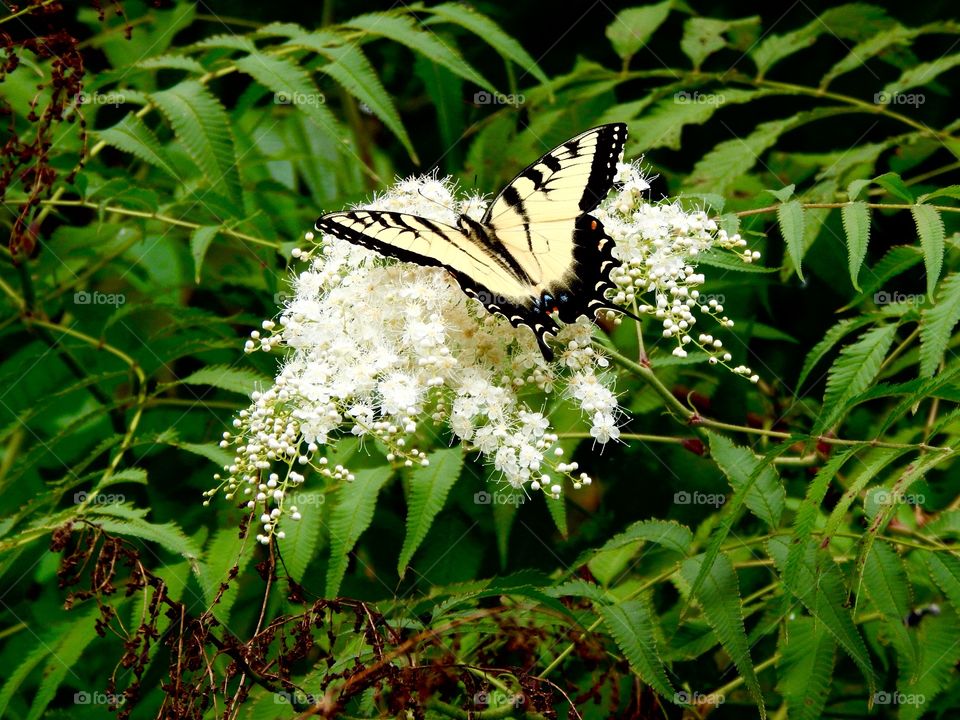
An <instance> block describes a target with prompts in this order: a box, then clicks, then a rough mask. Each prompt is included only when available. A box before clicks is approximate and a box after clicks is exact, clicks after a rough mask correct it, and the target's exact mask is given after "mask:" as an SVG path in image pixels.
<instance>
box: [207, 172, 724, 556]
mask: <svg viewBox="0 0 960 720" xmlns="http://www.w3.org/2000/svg"><path fill="white" fill-rule="evenodd" d="M622 170H623V174H624V175H625V176H626V177H624V178H623V179H624V180H625V184H624V185H623V187H622V190H620V191H618V193H617V194H616V195H614V196H611V198H608V200H607V201H606V202H605V203H604V205H603V207H602V209H601V210H598V212H597V215H598V217H600V218H601V219H602V220H603V222H604V224H605V225H606V227H607V229H608V232H610V234H611V235H612V237H613V238H614V239H615V241H616V242H617V244H618V249H619V252H620V255H621V258H622V259H623V261H624V267H623V269H622V272H619V273H617V275H616V277H615V278H614V279H615V281H616V283H617V285H618V286H619V287H620V288H622V291H621V292H620V293H619V294H618V296H617V298H616V299H615V302H619V303H621V304H624V305H631V304H633V302H634V298H635V297H636V296H637V294H638V293H641V292H646V291H653V292H655V293H656V297H657V308H656V310H650V309H647V308H646V307H643V308H641V312H655V313H656V314H657V316H658V317H662V318H663V320H664V327H665V328H667V327H674V326H676V327H677V328H683V329H684V330H685V329H686V328H687V327H689V326H690V325H692V324H693V322H694V321H693V320H692V319H690V317H688V316H689V315H690V313H689V309H690V308H692V307H693V305H695V304H696V299H697V295H696V294H695V293H696V290H693V291H689V290H688V288H689V287H690V286H693V285H697V284H699V283H700V282H702V276H699V275H696V274H694V273H693V270H692V268H690V267H689V266H688V265H686V261H685V260H684V258H685V257H688V256H690V255H696V254H697V252H700V251H703V250H706V249H708V248H710V247H713V246H716V245H718V244H719V245H720V246H723V247H733V246H740V245H742V241H740V239H739V237H737V236H735V237H734V238H727V237H726V235H725V234H723V233H722V231H717V230H716V225H715V224H713V223H712V221H710V220H708V219H707V218H706V217H705V216H703V214H702V213H694V214H687V213H684V212H683V211H682V210H680V208H679V207H676V206H673V205H663V206H650V205H645V204H644V203H642V202H641V201H640V192H641V191H642V190H644V189H645V188H646V187H647V185H646V182H645V181H644V180H643V178H642V176H641V175H640V173H639V171H638V169H637V168H636V167H635V166H632V165H630V166H622ZM485 206H486V203H485V202H484V201H483V199H482V198H479V197H476V196H473V197H467V198H459V199H458V198H457V197H456V196H455V194H454V189H453V186H452V184H451V183H450V182H449V181H447V180H438V179H437V178H435V177H432V176H425V177H420V178H413V179H408V180H404V181H402V182H400V183H398V184H397V185H396V186H394V187H393V188H392V189H391V190H389V191H388V192H387V193H386V194H384V195H382V196H380V197H378V198H376V199H375V200H374V201H373V202H372V203H370V204H368V205H366V206H364V207H365V208H367V209H374V210H393V211H402V212H406V213H412V214H415V215H420V216H423V217H427V218H430V219H432V220H434V221H438V222H443V223H447V224H451V225H452V224H454V223H455V221H456V217H457V214H458V213H463V214H468V215H470V216H471V217H473V218H475V219H479V218H480V217H481V216H482V214H483V211H484V209H485ZM307 239H308V240H313V235H312V234H311V233H308V235H307ZM294 257H297V258H300V259H302V260H304V261H306V262H309V265H308V267H307V268H306V269H305V270H304V271H302V272H301V273H300V274H299V275H298V276H297V277H296V278H295V279H294V281H293V285H294V291H295V293H294V296H293V299H292V300H290V301H289V302H288V303H287V305H286V307H285V308H284V309H283V311H282V313H281V315H280V318H279V320H278V322H276V323H274V322H273V321H269V320H268V321H265V322H264V323H263V331H264V332H263V333H261V331H259V330H258V331H254V332H252V333H251V339H250V340H248V341H247V343H246V350H247V351H248V352H253V351H255V350H258V349H259V350H266V351H270V350H272V349H274V348H277V347H284V348H286V349H287V355H286V357H285V360H284V362H283V365H282V367H281V369H280V371H279V373H278V375H277V377H276V381H275V383H274V385H273V386H272V387H270V388H268V389H265V390H263V391H262V392H257V393H254V395H253V404H252V405H251V406H250V408H249V409H247V410H244V411H242V412H240V413H239V416H238V417H237V418H236V419H235V420H234V423H233V424H234V428H235V429H236V431H235V433H224V438H223V441H222V442H221V446H222V447H224V448H227V447H232V448H233V449H234V453H235V458H234V461H233V462H232V463H231V464H230V465H229V466H227V467H226V468H225V473H224V474H223V475H222V476H221V475H218V476H217V480H218V481H219V485H218V486H217V487H216V488H214V489H212V490H210V491H208V492H207V493H206V495H207V496H208V497H210V496H213V495H215V494H216V493H217V492H220V491H222V492H223V493H224V494H225V496H226V497H227V498H228V499H232V498H234V497H243V498H246V500H247V505H248V507H250V508H251V509H254V508H258V507H259V508H262V514H261V521H262V527H263V531H262V532H261V533H260V534H259V535H258V536H257V538H258V540H260V541H261V542H264V543H266V542H269V540H270V538H271V536H273V535H277V536H282V530H279V529H278V527H279V523H280V521H281V519H282V518H283V517H285V516H287V517H290V518H291V519H294V520H295V519H298V518H299V517H300V513H299V511H298V510H297V509H296V508H293V507H291V506H289V505H286V504H285V503H286V498H287V495H288V493H289V492H290V491H291V490H292V489H295V488H297V487H299V486H300V484H302V483H303V482H304V475H302V474H301V473H300V472H298V471H297V470H295V468H296V467H300V466H303V469H304V470H305V469H306V467H310V468H313V470H314V471H315V472H317V473H319V474H320V475H322V476H324V477H326V478H327V479H328V480H329V481H332V482H350V481H351V480H352V479H353V476H352V475H351V473H350V472H349V470H348V469H346V468H344V467H341V466H336V467H331V466H330V464H329V463H328V462H327V460H326V458H324V457H320V455H321V454H322V453H320V452H318V451H320V449H321V447H322V446H325V445H329V444H332V443H333V442H335V441H336V439H337V437H339V436H341V435H342V434H344V433H351V434H353V435H355V436H359V437H360V438H369V439H374V440H376V441H378V442H379V443H382V446H383V447H384V451H385V452H386V453H387V458H388V460H389V461H391V462H398V463H402V464H404V465H406V466H408V467H409V466H413V465H417V464H419V465H426V464H428V460H427V456H426V452H425V451H424V449H426V448H430V447H435V446H438V445H439V446H443V445H447V444H449V442H450V436H451V435H452V436H453V437H454V438H456V439H458V440H459V441H460V442H461V443H462V444H463V445H465V446H466V447H468V448H471V449H475V450H477V451H479V452H480V453H481V454H482V455H483V456H484V457H485V458H486V459H487V461H488V462H490V463H491V464H492V465H493V467H494V468H495V469H496V470H497V471H498V472H499V473H500V474H501V475H502V477H503V479H504V480H506V481H507V482H508V483H509V484H510V485H512V486H513V487H516V488H523V489H524V490H532V491H538V490H541V491H543V492H545V493H547V494H549V495H552V496H554V497H557V496H559V494H560V492H561V491H562V489H563V485H562V484H561V483H563V482H564V478H566V480H567V481H568V482H570V484H571V485H572V487H574V488H579V487H581V486H582V485H583V484H589V483H590V482H591V479H590V477H589V476H588V475H586V474H585V473H581V472H579V468H578V466H577V463H576V462H569V463H567V462H563V461H562V455H563V451H562V449H561V448H560V447H559V446H558V444H557V443H558V437H557V435H556V434H555V433H553V432H551V429H550V424H549V421H548V420H547V418H546V417H545V415H544V414H543V408H544V407H545V406H546V405H547V403H548V401H549V400H550V397H551V396H553V397H562V398H565V399H566V400H567V401H569V402H572V403H574V404H575V405H576V406H578V407H579V408H580V409H581V411H582V413H583V415H584V417H585V418H586V419H587V420H588V421H589V422H590V424H591V428H590V435H591V436H592V437H593V438H594V439H595V440H596V442H599V443H606V442H608V441H610V440H616V439H617V438H618V437H619V435H620V430H619V427H618V420H619V418H620V416H621V415H622V413H621V411H620V409H619V407H618V404H617V398H616V395H615V393H614V390H613V375H612V373H610V372H607V371H606V368H607V367H608V361H607V359H606V358H605V357H604V355H603V353H602V352H601V351H600V350H598V349H596V348H595V346H594V345H593V344H592V341H591V338H592V332H593V329H594V326H593V324H592V323H591V322H590V321H589V320H588V319H586V318H580V319H579V320H578V321H577V322H576V323H572V324H570V325H566V326H564V327H562V329H561V331H560V333H559V335H558V337H557V338H556V340H555V343H554V344H555V350H556V360H555V361H554V362H553V363H547V362H546V361H545V360H544V359H543V356H542V355H541V353H540V351H539V349H538V347H537V344H536V341H535V339H534V337H533V334H532V332H531V331H530V330H529V329H528V328H525V327H521V328H513V327H512V326H511V325H510V324H509V322H508V321H507V320H505V319H504V318H502V317H499V316H494V315H491V314H489V313H488V312H487V311H486V310H485V309H484V308H483V306H482V305H481V304H480V303H479V302H478V301H476V300H473V299H470V298H468V297H467V296H466V295H465V294H464V293H463V292H462V291H461V290H460V288H459V287H458V286H457V285H456V283H455V282H454V281H453V280H452V278H451V277H450V276H449V275H448V274H447V273H446V272H445V271H444V270H442V269H439V268H424V267H419V266H416V265H411V264H407V263H399V262H395V261H393V260H389V259H385V258H382V257H381V256H379V255H377V254H376V253H373V252H371V251H369V250H366V249H364V248H361V247H358V246H355V245H353V244H351V243H348V242H345V241H342V240H338V239H336V238H333V237H323V238H321V240H320V243H319V244H317V245H316V246H315V249H311V250H310V251H308V252H301V251H295V252H294ZM661 298H662V300H661ZM688 301H691V302H692V304H691V302H688ZM708 307H709V306H708ZM720 311H722V308H720V309H717V310H715V312H716V313H719V312H720ZM723 322H728V321H727V320H726V318H723ZM668 323H673V325H668ZM684 323H685V324H684ZM711 342H712V338H711ZM716 342H717V343H718V342H719V341H716ZM700 343H701V344H702V345H707V344H708V343H707V341H705V340H704V336H703V335H701V336H700ZM683 344H686V343H685V342H684V343H683ZM717 347H719V346H717ZM421 448H424V449H421ZM551 472H553V473H556V475H557V479H552V478H551V475H550V474H549V473H551ZM207 502H209V501H207Z"/></svg>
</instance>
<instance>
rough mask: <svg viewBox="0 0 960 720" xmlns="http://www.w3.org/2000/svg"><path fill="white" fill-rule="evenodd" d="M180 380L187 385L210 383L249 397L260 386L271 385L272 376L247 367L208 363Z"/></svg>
mask: <svg viewBox="0 0 960 720" xmlns="http://www.w3.org/2000/svg"><path fill="white" fill-rule="evenodd" d="M180 382H182V383H183V384H185V385H210V386H212V387H215V388H220V389H221V390H229V391H230V392H235V393H239V394H240V395H246V396H248V397H249V395H250V393H252V392H253V391H254V390H256V389H257V388H258V387H266V386H267V385H269V384H270V378H268V377H266V376H265V375H261V374H260V373H258V372H255V371H253V370H248V369H246V368H235V367H231V366H229V365H207V366H206V367H202V368H200V369H199V370H197V371H196V372H193V373H191V374H190V375H188V376H187V377H185V378H184V379H183V380H181V381H180Z"/></svg>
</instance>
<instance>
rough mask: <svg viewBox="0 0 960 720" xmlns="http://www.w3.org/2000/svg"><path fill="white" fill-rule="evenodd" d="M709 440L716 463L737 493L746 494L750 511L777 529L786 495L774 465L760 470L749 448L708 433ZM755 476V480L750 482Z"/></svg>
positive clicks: (721, 436)
mask: <svg viewBox="0 0 960 720" xmlns="http://www.w3.org/2000/svg"><path fill="white" fill-rule="evenodd" d="M707 436H708V437H709V438H710V456H711V457H712V458H713V459H714V460H716V462H717V465H718V466H719V467H720V469H721V470H722V471H723V474H724V475H725V476H726V477H727V480H729V481H730V486H731V487H732V488H733V490H734V492H738V493H739V492H746V495H747V497H746V504H747V507H748V508H750V511H751V512H752V513H753V514H754V515H756V516H757V517H758V518H760V519H761V520H763V521H764V522H765V523H766V524H767V525H768V526H769V527H770V528H775V527H777V526H778V525H779V524H780V516H781V515H782V514H783V508H784V505H785V502H786V491H785V490H784V487H783V482H782V481H781V480H780V476H779V475H777V471H776V469H775V468H774V467H773V465H764V466H763V467H759V466H760V465H761V462H760V461H759V460H757V458H756V456H755V455H754V454H753V452H751V451H750V449H749V448H745V447H741V446H739V445H734V444H733V443H732V442H731V441H730V440H729V439H727V438H726V437H724V436H723V435H720V434H718V433H713V432H710V431H707ZM754 474H756V480H755V481H754V482H750V478H751V477H753V476H754Z"/></svg>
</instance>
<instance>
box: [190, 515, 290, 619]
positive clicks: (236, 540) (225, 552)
mask: <svg viewBox="0 0 960 720" xmlns="http://www.w3.org/2000/svg"><path fill="white" fill-rule="evenodd" d="M255 544H256V543H255V542H254V540H253V538H252V537H248V538H246V539H245V540H244V539H241V538H240V533H239V532H238V531H237V529H236V528H235V527H222V528H220V529H219V530H217V532H216V534H215V535H214V536H213V539H212V540H211V541H210V542H209V543H208V544H207V548H206V552H205V553H204V559H203V562H201V563H198V572H197V575H198V580H199V583H200V589H201V590H202V591H203V600H204V602H205V603H206V605H207V607H209V608H210V610H211V612H212V613H213V616H214V617H215V618H216V619H217V620H219V621H220V622H221V623H223V624H224V625H227V624H228V623H229V621H230V611H231V610H232V609H233V604H234V603H235V602H236V600H237V594H238V592H239V587H240V580H239V579H238V578H233V579H231V577H230V575H231V570H232V568H233V567H234V566H236V568H237V575H238V576H239V575H240V574H242V573H243V571H244V569H245V568H246V567H247V565H249V564H250V561H251V560H252V559H253V548H254V546H255ZM284 560H286V556H284ZM222 583H228V584H229V587H228V588H227V589H226V590H224V592H223V595H221V597H220V602H218V603H214V600H215V599H216V597H217V593H218V592H220V586H221V584H222Z"/></svg>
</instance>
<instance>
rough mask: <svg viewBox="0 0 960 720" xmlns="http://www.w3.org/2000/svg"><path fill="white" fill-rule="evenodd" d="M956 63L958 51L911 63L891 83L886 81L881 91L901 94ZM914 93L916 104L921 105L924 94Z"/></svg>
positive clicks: (924, 83) (945, 70)
mask: <svg viewBox="0 0 960 720" xmlns="http://www.w3.org/2000/svg"><path fill="white" fill-rule="evenodd" d="M957 65H960V53H955V54H953V55H941V56H940V57H938V58H937V59H936V60H931V61H930V62H923V63H916V64H913V65H911V66H910V67H908V68H907V69H906V70H904V71H903V74H902V75H901V76H900V77H899V78H897V79H896V80H894V81H893V82H891V83H887V84H886V85H885V86H884V88H883V92H884V93H885V94H887V95H899V94H902V93H903V91H904V90H909V89H910V88H914V87H918V86H921V85H927V84H928V83H930V82H932V81H933V80H934V79H936V77H937V76H938V75H942V74H943V73H945V72H947V70H950V69H952V68H955V67H956V66H957ZM916 94H917V95H918V98H919V99H918V105H922V104H923V102H924V101H925V100H926V98H925V96H924V95H923V94H922V93H916Z"/></svg>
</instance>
